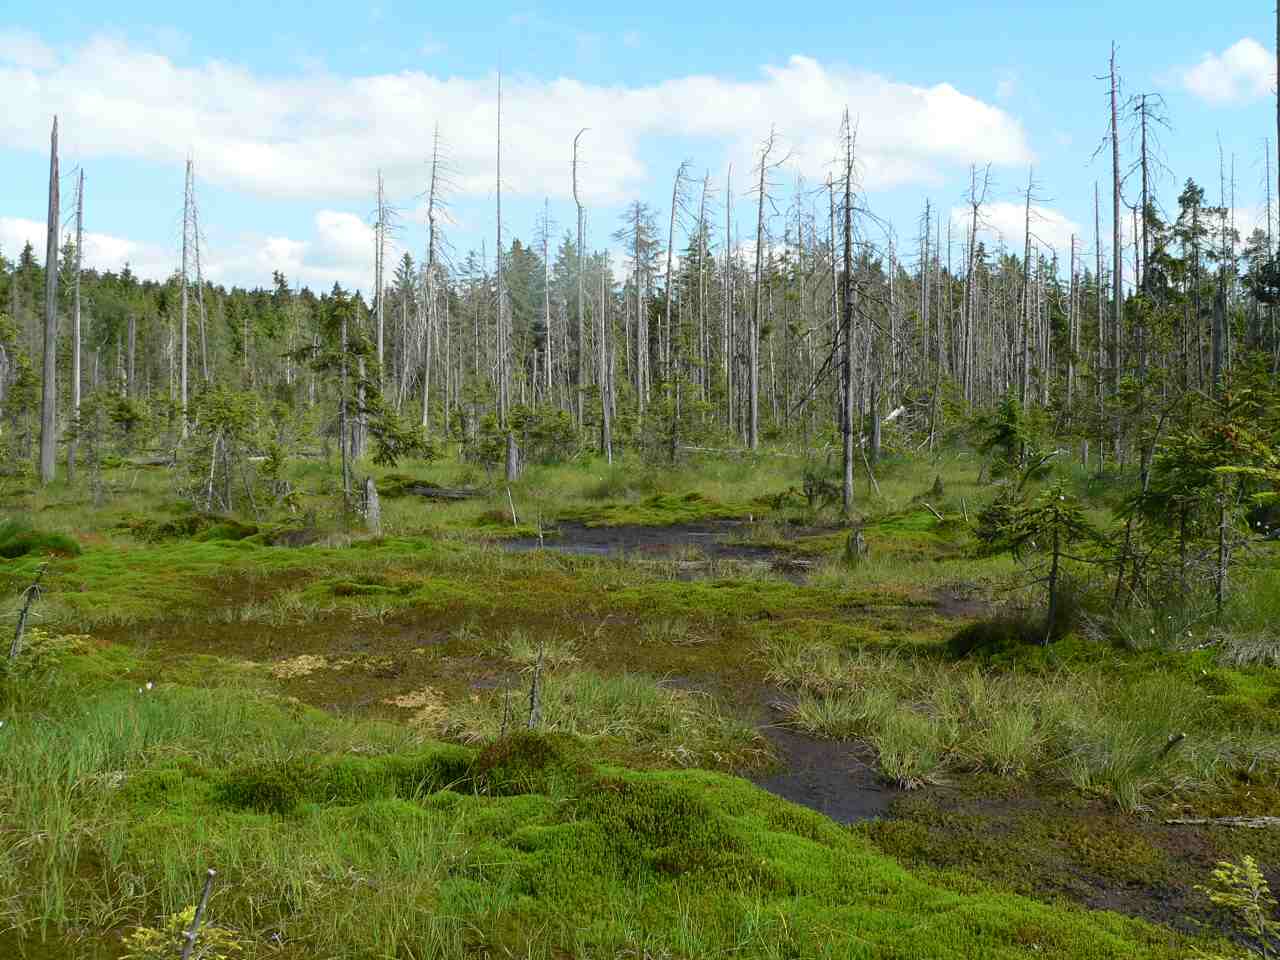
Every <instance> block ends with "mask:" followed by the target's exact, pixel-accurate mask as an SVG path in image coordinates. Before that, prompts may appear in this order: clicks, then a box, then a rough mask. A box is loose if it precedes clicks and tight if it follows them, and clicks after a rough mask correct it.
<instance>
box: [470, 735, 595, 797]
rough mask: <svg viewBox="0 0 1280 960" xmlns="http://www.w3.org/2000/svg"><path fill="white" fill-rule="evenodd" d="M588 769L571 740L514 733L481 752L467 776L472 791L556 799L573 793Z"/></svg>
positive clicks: (578, 746)
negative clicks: (475, 789)
mask: <svg viewBox="0 0 1280 960" xmlns="http://www.w3.org/2000/svg"><path fill="white" fill-rule="evenodd" d="M588 770H589V767H588V765H587V763H586V761H585V759H584V756H583V751H582V747H581V745H580V744H579V743H578V742H577V741H576V740H575V739H574V738H572V737H567V736H564V735H563V734H546V733H535V732H532V731H527V730H518V731H516V732H514V733H510V734H507V735H506V736H505V737H502V738H501V739H499V740H497V741H495V742H493V743H491V744H490V745H489V746H487V747H485V748H484V749H483V750H481V751H480V753H479V754H478V755H477V757H476V760H475V764H474V765H473V767H472V768H471V773H472V776H473V778H474V782H475V785H476V788H477V789H478V790H480V791H481V792H483V793H486V794H489V795H491V796H514V795H518V794H524V793H542V794H547V795H548V796H553V797H560V796H569V795H572V794H574V793H575V792H576V790H577V788H578V787H580V786H581V784H582V783H583V781H584V780H585V779H586V776H587V773H588Z"/></svg>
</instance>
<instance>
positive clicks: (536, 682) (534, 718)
mask: <svg viewBox="0 0 1280 960" xmlns="http://www.w3.org/2000/svg"><path fill="white" fill-rule="evenodd" d="M545 650H546V644H545V642H544V641H541V640H540V641H538V660H537V662H536V663H535V664H534V665H533V678H532V680H530V682H529V724H528V729H530V730H537V729H538V727H539V726H540V725H541V723H542V655H543V653H544V652H545Z"/></svg>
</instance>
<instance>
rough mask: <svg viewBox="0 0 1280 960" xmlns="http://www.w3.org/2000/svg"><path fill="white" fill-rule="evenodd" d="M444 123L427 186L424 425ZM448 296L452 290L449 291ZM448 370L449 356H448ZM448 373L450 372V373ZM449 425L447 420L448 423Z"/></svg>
mask: <svg viewBox="0 0 1280 960" xmlns="http://www.w3.org/2000/svg"><path fill="white" fill-rule="evenodd" d="M439 177H440V125H439V124H436V127H435V132H434V134H433V135H432V138H431V183H430V186H429V187H428V188H427V273H426V277H427V284H426V287H427V289H426V291H425V297H426V300H427V334H426V348H425V350H424V351H423V359H422V426H423V429H426V428H427V427H429V426H430V425H431V359H432V358H431V335H432V332H433V331H434V329H435V327H436V322H435V321H436V200H437V198H438V196H439V189H440V179H439ZM445 296H446V297H447V296H448V291H447V290H446V291H445ZM444 366H445V370H446V371H447V370H448V367H449V356H448V355H447V354H446V355H445V357H444ZM446 376H447V373H446ZM445 404H446V406H447V405H448V387H447V386H446V388H445ZM446 425H447V424H446Z"/></svg>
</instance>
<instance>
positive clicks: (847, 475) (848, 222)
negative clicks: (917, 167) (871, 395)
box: [840, 108, 854, 518]
mask: <svg viewBox="0 0 1280 960" xmlns="http://www.w3.org/2000/svg"><path fill="white" fill-rule="evenodd" d="M843 134H844V301H843V310H842V315H841V319H840V339H841V342H842V346H843V355H842V364H841V367H842V380H843V397H842V400H843V405H842V413H843V416H842V417H841V424H840V426H841V433H842V435H843V440H844V450H843V454H844V487H843V497H842V505H843V507H844V515H845V517H846V518H849V517H851V516H852V514H853V444H854V439H853V297H854V286H853V150H854V146H853V130H852V128H851V127H850V125H849V110H848V108H846V109H845V112H844V130H843Z"/></svg>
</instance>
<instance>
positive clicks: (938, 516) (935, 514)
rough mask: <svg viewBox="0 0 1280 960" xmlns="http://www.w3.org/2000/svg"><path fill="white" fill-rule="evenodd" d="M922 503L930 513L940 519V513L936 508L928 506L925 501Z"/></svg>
mask: <svg viewBox="0 0 1280 960" xmlns="http://www.w3.org/2000/svg"><path fill="white" fill-rule="evenodd" d="M924 505H925V506H926V507H928V508H929V512H930V513H932V514H933V515H934V516H935V517H937V518H938V520H939V521H942V514H940V513H939V512H938V511H937V510H935V509H933V507H930V506H929V504H928V503H927V502H925V504H924ZM943 522H945V521H943Z"/></svg>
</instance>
